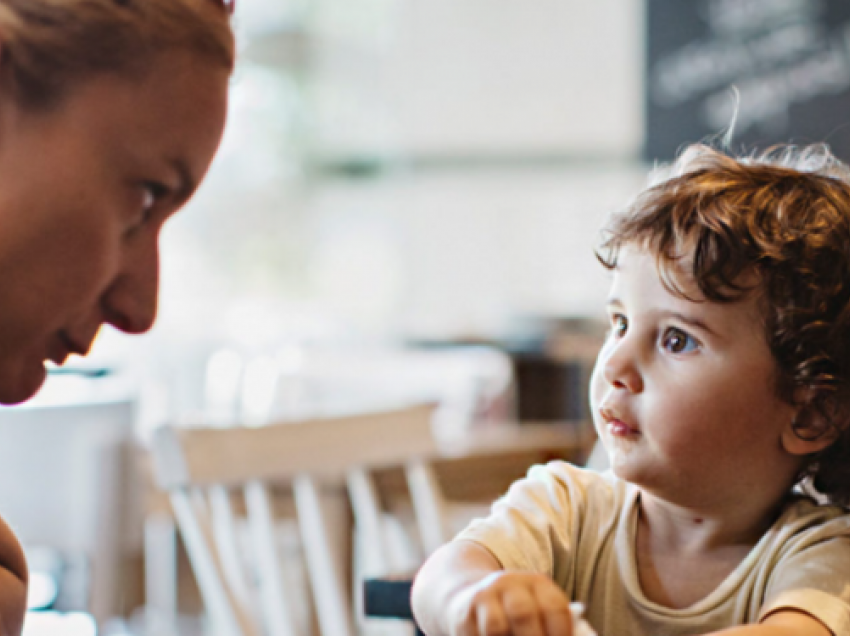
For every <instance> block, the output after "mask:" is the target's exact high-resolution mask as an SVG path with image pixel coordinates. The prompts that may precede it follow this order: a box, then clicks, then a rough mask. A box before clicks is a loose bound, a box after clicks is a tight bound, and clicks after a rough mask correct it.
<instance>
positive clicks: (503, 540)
mask: <svg viewBox="0 0 850 636" xmlns="http://www.w3.org/2000/svg"><path fill="white" fill-rule="evenodd" d="M605 490H606V485H605V480H604V479H603V478H602V477H601V476H600V475H599V474H597V473H594V472H592V471H587V470H584V469H581V468H577V467H575V466H572V465H571V464H568V463H566V462H551V463H549V464H547V465H545V466H543V465H539V466H533V467H532V468H531V469H530V470H529V472H528V475H527V476H526V477H525V478H524V479H521V480H519V481H517V482H515V483H514V484H513V485H512V486H511V488H510V490H509V491H508V492H507V494H506V495H505V496H503V497H502V498H501V499H499V500H498V501H497V502H496V503H494V504H493V507H492V509H491V513H490V515H489V516H488V517H486V518H484V519H477V520H475V521H473V522H472V523H471V524H470V525H469V526H468V527H467V528H466V529H465V530H464V531H463V532H461V533H460V534H459V535H458V537H457V539H456V540H468V541H475V542H476V543H478V544H480V545H482V546H484V547H485V548H486V549H487V550H489V551H490V552H491V553H492V554H493V556H494V557H495V558H496V559H497V560H498V561H499V562H500V563H501V565H502V567H503V568H505V569H506V570H518V571H524V572H537V573H541V574H546V575H548V576H550V577H552V578H554V579H555V580H558V581H560V580H562V579H563V578H564V577H565V575H566V571H567V570H570V569H571V564H572V563H573V562H574V560H575V552H576V547H577V544H578V542H579V540H580V536H581V533H582V527H581V526H582V524H583V523H584V522H585V521H586V518H587V513H588V503H589V501H594V502H604V501H606V500H610V499H611V497H610V496H608V495H606V494H605V493H604V492H602V493H601V494H599V491H605ZM594 491H596V492H597V494H599V496H594V495H593V494H592V493H593V492H594Z"/></svg>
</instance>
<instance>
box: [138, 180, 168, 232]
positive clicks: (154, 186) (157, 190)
mask: <svg viewBox="0 0 850 636" xmlns="http://www.w3.org/2000/svg"><path fill="white" fill-rule="evenodd" d="M165 193H166V188H165V186H163V185H161V184H159V183H145V184H143V186H142V209H141V219H140V221H139V225H144V224H145V223H146V222H147V220H148V219H149V218H150V216H151V213H152V212H153V210H154V208H156V206H157V204H158V203H159V200H160V199H161V198H162V197H163V196H165Z"/></svg>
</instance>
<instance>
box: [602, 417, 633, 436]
mask: <svg viewBox="0 0 850 636" xmlns="http://www.w3.org/2000/svg"><path fill="white" fill-rule="evenodd" d="M608 432H609V433H611V435H613V436H614V437H635V436H637V435H640V431H639V430H637V429H636V428H633V427H631V426H629V425H628V424H626V423H625V422H624V421H623V420H618V419H612V420H609V421H608Z"/></svg>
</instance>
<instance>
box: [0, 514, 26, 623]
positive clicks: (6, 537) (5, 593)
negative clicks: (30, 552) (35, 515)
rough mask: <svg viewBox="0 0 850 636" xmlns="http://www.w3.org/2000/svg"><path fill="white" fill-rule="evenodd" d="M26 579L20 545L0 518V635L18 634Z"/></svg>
mask: <svg viewBox="0 0 850 636" xmlns="http://www.w3.org/2000/svg"><path fill="white" fill-rule="evenodd" d="M28 578H29V577H28V574H27V562H26V559H25V558H24V552H23V550H22V549H21V544H20V543H19V542H18V540H17V538H15V535H14V533H13V532H12V531H11V529H10V528H9V526H7V525H6V523H5V522H4V521H3V520H2V519H0V636H18V635H19V634H20V633H21V630H22V629H23V625H24V615H25V614H26V609H27V581H28Z"/></svg>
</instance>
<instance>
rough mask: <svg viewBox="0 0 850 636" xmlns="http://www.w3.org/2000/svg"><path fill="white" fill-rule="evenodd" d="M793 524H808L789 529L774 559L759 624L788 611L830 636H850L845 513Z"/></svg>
mask: <svg viewBox="0 0 850 636" xmlns="http://www.w3.org/2000/svg"><path fill="white" fill-rule="evenodd" d="M833 510H834V509H833ZM822 514H823V515H826V514H827V512H826V511H825V512H824V513H822ZM798 523H805V524H810V525H808V527H806V528H804V529H799V528H797V529H794V528H792V529H791V531H792V532H793V531H794V530H796V532H794V536H793V537H792V538H790V539H789V540H788V541H787V542H785V547H784V549H783V551H782V553H781V554H780V555H778V558H777V562H776V564H775V565H774V567H773V571H772V573H771V576H770V582H769V584H768V589H767V594H766V596H765V604H764V606H763V607H762V610H761V612H760V615H759V620H763V619H764V618H766V617H767V616H769V615H770V614H773V613H775V612H777V611H780V610H783V609H794V610H798V611H802V612H805V613H806V614H809V615H810V616H813V617H814V618H816V619H818V620H819V621H821V622H822V623H823V624H824V625H825V626H826V627H827V628H829V629H830V630H831V631H832V633H833V634H835V636H850V515H847V514H840V515H837V516H832V518H825V517H822V516H820V517H819V516H817V515H807V517H806V518H805V519H804V520H802V521H800V522H798ZM791 525H792V526H793V525H794V523H792V524H791Z"/></svg>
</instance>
